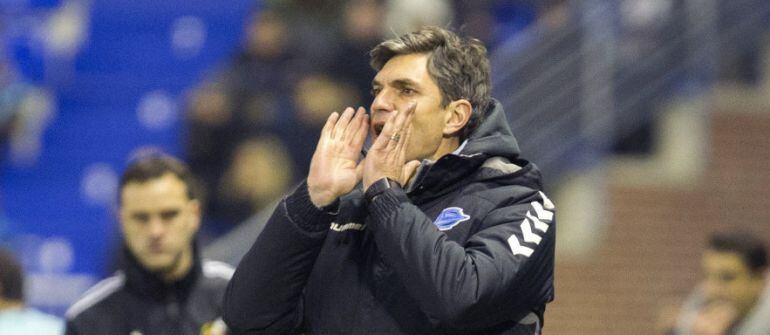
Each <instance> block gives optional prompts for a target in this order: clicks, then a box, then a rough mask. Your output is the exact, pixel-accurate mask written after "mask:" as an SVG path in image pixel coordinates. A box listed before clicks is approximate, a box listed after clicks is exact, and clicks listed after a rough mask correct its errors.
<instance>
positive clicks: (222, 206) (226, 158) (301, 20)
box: [186, 0, 534, 235]
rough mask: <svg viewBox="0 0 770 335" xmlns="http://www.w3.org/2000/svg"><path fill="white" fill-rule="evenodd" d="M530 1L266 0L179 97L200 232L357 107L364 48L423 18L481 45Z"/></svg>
mask: <svg viewBox="0 0 770 335" xmlns="http://www.w3.org/2000/svg"><path fill="white" fill-rule="evenodd" d="M533 3H534V2H530V1H514V2H511V1H449V0H442V1H424V0H421V1H414V0H411V1H406V0H390V1H385V0H349V1H343V2H340V1H328V0H316V1H294V0H282V1H279V0H275V1H267V2H266V3H265V4H264V8H260V10H258V11H255V12H254V14H253V15H252V16H251V17H250V18H249V20H248V23H247V24H246V27H245V32H244V38H243V42H242V47H241V48H240V50H239V51H238V53H237V54H236V55H234V56H233V57H232V58H231V59H230V60H229V61H228V62H227V64H225V65H224V66H223V67H222V68H220V69H219V70H217V71H215V72H214V73H213V74H211V75H210V76H209V78H208V79H207V80H205V81H204V82H203V83H201V84H200V85H198V87H197V88H195V90H194V92H193V93H192V94H191V95H190V97H189V101H188V113H187V115H188V116H189V120H188V127H187V129H188V131H187V136H186V138H187V142H186V153H187V158H188V161H189V163H190V164H191V167H192V169H193V171H194V172H195V174H196V175H198V176H199V177H200V178H201V179H202V180H203V182H204V184H205V188H206V190H207V192H206V199H207V201H206V213H207V217H208V220H209V222H208V223H207V224H208V227H209V228H208V229H209V232H211V233H213V234H214V235H217V234H219V233H222V232H224V231H226V230H228V229H229V228H231V227H232V226H233V225H234V224H237V223H240V222H242V221H243V220H245V219H247V218H248V217H250V216H251V215H253V214H254V213H256V212H257V211H259V210H260V209H262V208H264V207H265V206H266V205H268V204H270V203H271V202H273V201H274V200H275V199H277V198H278V197H280V196H281V195H282V194H284V193H285V192H286V190H287V188H288V187H290V186H291V185H293V184H294V183H295V182H296V181H297V180H298V179H300V178H302V177H303V176H304V175H305V174H306V172H307V168H308V166H309V163H310V158H311V156H312V153H313V150H314V143H315V141H316V139H317V136H318V132H319V130H320V128H321V125H322V124H323V122H324V121H325V120H326V117H327V116H328V115H329V114H330V113H331V112H333V111H341V110H342V109H344V108H345V107H347V106H365V107H368V105H369V102H370V94H369V90H370V87H371V79H372V78H373V76H374V72H373V70H372V69H371V67H370V66H369V63H368V52H369V50H370V49H371V48H372V47H374V46H375V45H376V44H377V43H378V42H379V41H381V40H383V38H386V37H392V36H396V35H398V34H401V33H404V32H408V31H412V30H414V29H415V28H417V27H420V26H423V25H438V26H451V27H459V28H460V30H461V31H464V32H465V33H466V34H469V35H471V36H477V37H478V38H480V39H482V40H484V41H485V42H486V43H487V45H489V46H491V47H494V45H495V42H496V41H497V40H499V39H502V37H501V36H506V35H509V34H511V33H512V31H514V30H516V29H522V28H523V27H525V26H526V24H528V23H529V21H531V20H530V19H528V17H530V16H531V13H532V11H533V10H534V5H533Z"/></svg>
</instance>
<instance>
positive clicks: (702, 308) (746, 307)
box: [670, 232, 770, 335]
mask: <svg viewBox="0 0 770 335" xmlns="http://www.w3.org/2000/svg"><path fill="white" fill-rule="evenodd" d="M701 263H702V266H703V272H704V275H705V278H704V280H703V282H702V283H701V284H700V285H699V286H698V287H697V289H696V290H695V292H694V293H693V294H692V295H691V296H690V297H689V298H688V300H687V301H686V302H685V304H684V306H683V307H682V311H681V313H680V316H679V319H678V321H677V324H676V326H675V328H674V329H673V331H671V333H670V334H674V335H727V334H729V335H759V334H770V317H768V316H770V275H768V258H767V247H766V245H765V244H764V242H763V241H761V240H759V239H758V238H757V237H756V235H754V234H751V233H748V232H728V233H717V234H714V235H712V236H711V238H710V240H709V243H708V248H707V249H706V251H705V252H704V253H703V258H702V262H701Z"/></svg>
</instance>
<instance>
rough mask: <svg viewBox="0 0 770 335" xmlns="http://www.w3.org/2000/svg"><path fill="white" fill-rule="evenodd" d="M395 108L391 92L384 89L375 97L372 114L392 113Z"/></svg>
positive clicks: (371, 109)
mask: <svg viewBox="0 0 770 335" xmlns="http://www.w3.org/2000/svg"><path fill="white" fill-rule="evenodd" d="M393 106H394V105H393V99H392V97H391V94H390V90H388V89H383V90H382V91H380V92H379V93H377V95H375V96H374V99H373V100H372V106H371V108H370V112H371V113H372V114H374V113H375V112H391V111H393V110H394V107H393Z"/></svg>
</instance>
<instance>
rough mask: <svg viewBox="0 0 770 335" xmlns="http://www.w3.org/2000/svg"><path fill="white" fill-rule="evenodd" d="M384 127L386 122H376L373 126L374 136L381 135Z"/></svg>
mask: <svg viewBox="0 0 770 335" xmlns="http://www.w3.org/2000/svg"><path fill="white" fill-rule="evenodd" d="M382 128H385V123H375V124H374V125H373V127H372V129H373V130H374V136H375V137H376V136H380V133H381V132H382Z"/></svg>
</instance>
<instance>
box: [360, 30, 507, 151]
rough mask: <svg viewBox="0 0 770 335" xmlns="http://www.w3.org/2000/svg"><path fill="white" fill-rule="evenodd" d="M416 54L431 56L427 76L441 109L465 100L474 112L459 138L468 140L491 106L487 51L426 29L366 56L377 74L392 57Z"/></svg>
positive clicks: (477, 43)
mask: <svg viewBox="0 0 770 335" xmlns="http://www.w3.org/2000/svg"><path fill="white" fill-rule="evenodd" d="M416 53H429V54H430V56H429V58H428V74H430V76H431V78H432V79H433V80H434V81H436V84H437V85H438V88H439V90H440V91H441V104H442V105H443V106H446V105H447V104H449V103H450V102H452V101H454V100H458V99H467V100H468V101H469V102H470V103H471V105H472V106H473V108H474V111H473V112H472V113H471V118H470V119H469V120H468V124H466V125H465V128H464V129H463V132H462V134H461V136H462V138H463V139H464V138H467V137H468V135H470V133H471V132H472V131H473V130H474V129H475V128H476V127H478V125H479V124H480V123H481V121H482V117H483V114H484V111H485V110H486V109H487V107H488V106H489V105H490V104H491V102H492V98H491V95H490V94H491V93H490V91H491V90H492V84H491V80H490V73H489V59H488V58H487V48H486V47H485V46H484V43H482V42H481V41H480V40H478V39H475V38H463V37H460V36H458V35H457V34H455V33H453V32H451V31H449V30H447V29H444V28H440V27H433V26H427V27H424V28H422V29H420V30H418V31H415V32H411V33H407V34H404V35H401V36H399V37H396V38H393V39H389V40H387V41H384V42H382V43H380V44H379V45H377V46H376V47H374V49H372V51H371V52H369V56H370V64H371V66H372V68H374V69H375V70H377V71H379V70H381V69H382V67H383V66H385V63H387V62H388V61H389V60H390V59H391V58H393V57H395V56H399V55H408V54H416Z"/></svg>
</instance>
